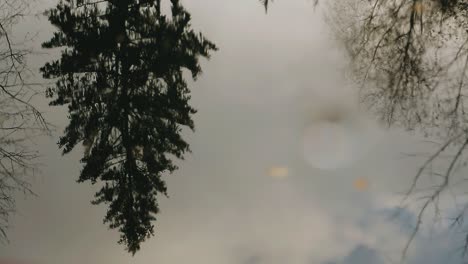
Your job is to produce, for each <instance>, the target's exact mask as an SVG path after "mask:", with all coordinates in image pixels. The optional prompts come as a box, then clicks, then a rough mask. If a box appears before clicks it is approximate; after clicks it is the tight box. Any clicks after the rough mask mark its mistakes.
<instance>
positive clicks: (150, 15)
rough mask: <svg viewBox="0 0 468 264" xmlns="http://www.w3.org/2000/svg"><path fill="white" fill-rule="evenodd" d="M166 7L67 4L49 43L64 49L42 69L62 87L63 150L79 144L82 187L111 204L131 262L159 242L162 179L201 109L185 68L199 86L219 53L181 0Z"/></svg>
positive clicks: (55, 15)
mask: <svg viewBox="0 0 468 264" xmlns="http://www.w3.org/2000/svg"><path fill="white" fill-rule="evenodd" d="M168 2H169V1H168ZM161 9H162V3H161V0H108V1H94V2H92V1H86V0H81V1H79V0H78V1H72V0H64V1H60V2H59V4H58V5H57V6H56V7H55V8H54V9H52V10H50V11H49V15H48V16H49V21H50V22H51V23H52V24H53V25H54V26H55V27H56V28H57V29H58V31H57V32H55V33H54V36H53V37H52V38H51V39H50V40H49V41H47V42H45V43H43V47H44V48H57V47H61V48H62V54H61V58H60V60H56V61H52V62H50V63H47V64H46V65H45V66H44V67H43V68H41V72H42V73H43V76H44V78H53V79H56V85H55V86H54V87H50V88H48V90H47V95H48V97H50V98H53V100H52V101H51V103H50V104H51V105H68V112H69V119H70V123H69V124H68V126H67V127H66V129H65V135H64V136H63V137H61V138H60V141H59V145H60V147H61V148H63V153H64V154H66V153H68V152H70V151H71V150H72V149H73V148H74V147H75V146H76V145H77V144H78V143H80V142H82V144H83V146H84V149H85V153H84V157H83V158H82V160H81V162H82V163H83V164H84V166H83V169H82V171H81V175H80V177H79V180H78V181H79V182H84V181H90V182H91V183H93V184H95V183H100V186H101V189H100V190H99V191H98V192H97V193H96V195H95V200H94V201H93V203H94V204H100V203H105V204H108V206H109V208H108V211H107V214H106V216H105V218H104V222H105V223H108V224H109V226H110V228H117V229H118V230H119V231H120V233H121V235H120V240H119V243H122V244H124V245H125V246H126V248H127V250H128V251H129V252H131V253H132V254H135V252H136V251H138V250H139V249H140V244H141V242H143V241H144V240H145V239H146V238H148V237H150V236H152V235H154V230H153V229H154V227H153V221H154V220H155V219H156V218H155V215H156V214H157V213H158V203H157V195H158V194H164V195H165V194H166V185H165V182H164V180H163V179H162V176H163V174H164V173H167V172H169V173H170V172H172V171H174V170H175V169H176V166H175V165H174V164H173V161H172V160H171V156H174V157H177V158H179V159H182V158H183V155H184V153H185V152H187V151H189V145H188V144H187V142H185V141H184V139H183V138H182V137H181V130H182V128H183V127H188V128H190V129H193V128H194V123H193V120H192V118H191V116H192V114H194V113H195V110H194V109H193V108H192V107H191V106H190V105H189V99H190V95H189V93H190V91H189V89H188V87H187V83H186V81H185V80H184V76H183V69H186V70H188V71H190V72H191V75H192V77H193V78H196V77H197V76H198V75H199V74H200V73H201V68H200V65H199V58H200V57H206V58H208V57H209V53H210V51H214V50H216V46H215V45H214V44H213V43H212V42H210V41H208V40H206V39H205V38H204V37H203V35H201V34H199V33H196V32H195V31H193V30H192V29H191V25H190V20H191V17H190V14H189V13H188V12H187V11H186V10H185V9H184V8H183V7H182V5H181V3H180V1H179V0H170V12H169V14H165V13H164V12H163V11H162V10H161Z"/></svg>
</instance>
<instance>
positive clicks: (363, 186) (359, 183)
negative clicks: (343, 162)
mask: <svg viewBox="0 0 468 264" xmlns="http://www.w3.org/2000/svg"><path fill="white" fill-rule="evenodd" d="M353 186H354V189H356V190H358V191H365V190H367V189H368V188H369V181H368V180H367V179H366V178H363V177H361V178H358V179H356V180H355V181H354V183H353Z"/></svg>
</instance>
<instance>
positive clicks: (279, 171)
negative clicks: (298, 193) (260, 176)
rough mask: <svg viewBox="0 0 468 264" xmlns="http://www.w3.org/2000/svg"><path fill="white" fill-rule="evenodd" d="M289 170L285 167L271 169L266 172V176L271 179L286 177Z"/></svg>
mask: <svg viewBox="0 0 468 264" xmlns="http://www.w3.org/2000/svg"><path fill="white" fill-rule="evenodd" d="M288 174H289V170H288V168H286V167H271V168H270V169H269V171H268V176H270V177H273V178H285V177H288Z"/></svg>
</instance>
